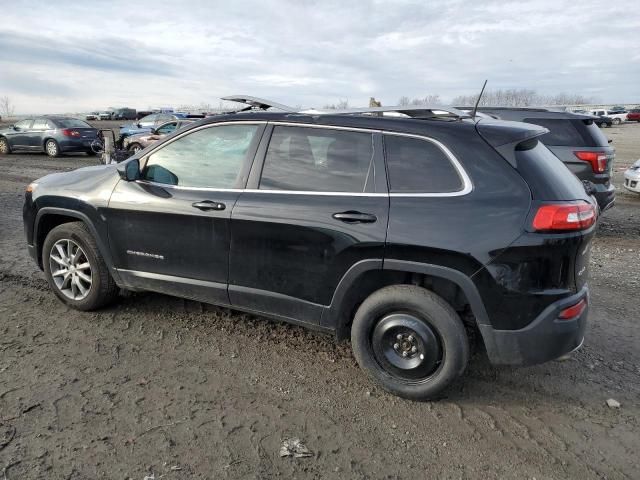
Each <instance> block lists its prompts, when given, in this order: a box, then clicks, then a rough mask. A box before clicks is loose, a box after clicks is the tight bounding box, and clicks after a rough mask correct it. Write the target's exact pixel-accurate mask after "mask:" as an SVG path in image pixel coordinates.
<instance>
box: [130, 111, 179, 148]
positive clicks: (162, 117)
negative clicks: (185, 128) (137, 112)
mask: <svg viewBox="0 0 640 480" xmlns="http://www.w3.org/2000/svg"><path fill="white" fill-rule="evenodd" d="M173 120H178V117H176V116H175V115H173V114H170V113H152V114H151V115H147V116H146V117H143V118H141V119H140V120H138V121H137V122H134V123H129V124H126V125H121V126H120V137H119V138H118V146H119V147H121V148H122V146H123V143H124V140H125V139H126V138H127V137H128V136H130V135H135V134H138V133H149V132H150V131H151V129H152V128H154V127H158V126H160V125H162V124H163V123H166V122H171V121H173Z"/></svg>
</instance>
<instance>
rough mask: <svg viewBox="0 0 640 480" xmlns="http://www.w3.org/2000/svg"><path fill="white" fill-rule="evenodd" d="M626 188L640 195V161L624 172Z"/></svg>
mask: <svg viewBox="0 0 640 480" xmlns="http://www.w3.org/2000/svg"><path fill="white" fill-rule="evenodd" d="M624 188H626V189H627V190H629V191H631V192H635V193H640V160H638V161H637V162H636V163H634V164H633V165H631V167H629V168H628V169H627V171H626V172H624Z"/></svg>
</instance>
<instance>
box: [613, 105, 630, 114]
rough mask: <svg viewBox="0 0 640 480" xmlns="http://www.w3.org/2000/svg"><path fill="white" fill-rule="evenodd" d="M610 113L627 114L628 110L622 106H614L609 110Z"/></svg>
mask: <svg viewBox="0 0 640 480" xmlns="http://www.w3.org/2000/svg"><path fill="white" fill-rule="evenodd" d="M609 113H614V114H615V113H627V109H626V108H624V107H623V106H622V105H614V106H613V107H611V108H610V109H609Z"/></svg>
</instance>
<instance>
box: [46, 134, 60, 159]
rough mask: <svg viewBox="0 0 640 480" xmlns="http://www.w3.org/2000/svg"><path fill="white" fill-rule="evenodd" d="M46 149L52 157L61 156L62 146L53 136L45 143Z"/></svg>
mask: <svg viewBox="0 0 640 480" xmlns="http://www.w3.org/2000/svg"><path fill="white" fill-rule="evenodd" d="M44 151H45V152H47V155H49V156H50V157H59V156H60V146H59V145H58V142H56V141H55V140H54V139H52V138H50V139H49V140H47V141H46V142H45V143H44Z"/></svg>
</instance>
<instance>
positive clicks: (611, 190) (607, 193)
mask: <svg viewBox="0 0 640 480" xmlns="http://www.w3.org/2000/svg"><path fill="white" fill-rule="evenodd" d="M593 185H594V186H595V187H596V190H597V191H596V192H595V193H594V194H593V196H594V197H595V198H596V201H597V202H598V205H599V206H600V211H602V212H604V211H605V210H607V209H609V208H611V207H613V205H614V203H615V201H616V187H614V186H613V184H612V183H609V185H605V184H602V183H595V184H593Z"/></svg>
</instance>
